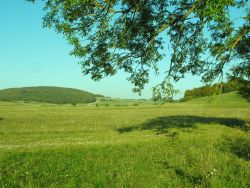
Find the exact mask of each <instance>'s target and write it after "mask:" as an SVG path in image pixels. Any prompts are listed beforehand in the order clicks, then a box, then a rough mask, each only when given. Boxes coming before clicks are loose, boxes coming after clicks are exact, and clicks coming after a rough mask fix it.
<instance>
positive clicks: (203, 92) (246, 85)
mask: <svg viewBox="0 0 250 188" xmlns="http://www.w3.org/2000/svg"><path fill="white" fill-rule="evenodd" d="M232 91H239V93H240V94H241V95H242V96H243V97H245V98H247V99H248V100H250V81H247V80H243V79H239V78H237V79H232V80H230V81H228V82H226V83H220V84H214V85H205V86H202V87H199V88H194V89H192V90H186V91H185V94H184V97H183V98H182V99H181V101H182V102H185V101H189V100H191V99H194V98H197V97H205V96H211V95H218V94H221V93H228V92H232Z"/></svg>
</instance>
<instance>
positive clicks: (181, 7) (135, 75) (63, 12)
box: [28, 0, 250, 95]
mask: <svg viewBox="0 0 250 188" xmlns="http://www.w3.org/2000/svg"><path fill="white" fill-rule="evenodd" d="M28 1H31V2H35V1H36V0H28ZM44 2H45V7H44V10H45V12H46V14H45V16H44V18H43V24H44V27H48V28H54V29H55V30H56V31H57V32H58V33H62V34H63V35H64V36H65V37H66V39H67V41H68V42H69V43H70V44H71V45H72V46H73V50H72V51H71V55H73V56H76V57H78V58H79V59H80V64H81V66H82V72H83V73H84V74H89V75H91V77H92V79H93V80H99V79H101V78H103V77H105V76H109V75H114V74H115V73H117V71H118V70H123V71H125V72H127V73H129V75H130V77H129V78H128V80H129V81H131V82H132V84H133V85H134V86H135V87H134V89H133V91H135V92H138V93H140V92H141V91H142V89H143V87H144V85H145V84H146V83H147V82H148V81H149V80H148V79H149V78H148V76H149V70H151V69H153V70H155V72H156V74H157V73H158V66H157V63H158V62H159V61H160V60H161V59H162V58H163V56H164V55H169V56H170V57H171V60H170V62H166V66H169V69H168V71H167V72H166V79H164V81H163V83H162V84H160V85H159V86H158V88H162V87H164V85H167V86H168V85H169V84H166V83H165V82H166V80H167V81H169V78H172V79H173V80H175V81H178V80H179V79H180V78H183V77H184V75H185V73H192V74H194V75H200V76H201V78H202V81H204V82H211V81H213V80H214V79H215V78H217V77H218V76H219V75H220V74H222V73H223V70H224V69H225V66H228V65H230V63H232V66H231V67H233V68H232V69H231V71H232V73H233V74H238V75H240V76H243V77H248V78H249V72H250V63H249V49H250V48H249V44H250V42H249V40H250V39H249V32H250V11H249V9H247V7H248V4H247V0H44ZM230 8H236V9H243V10H245V15H244V16H243V17H239V18H232V16H231V15H230ZM239 20H240V21H239ZM236 22H237V23H238V24H235V23H236ZM239 23H240V25H239ZM236 25H237V26H236ZM166 44H169V46H170V47H171V49H169V48H166ZM156 90H157V89H156ZM156 90H155V91H156ZM158 90H160V89H158ZM158 90H157V91H158ZM156 93H157V92H156ZM170 93H171V92H170ZM170 95H171V94H170Z"/></svg>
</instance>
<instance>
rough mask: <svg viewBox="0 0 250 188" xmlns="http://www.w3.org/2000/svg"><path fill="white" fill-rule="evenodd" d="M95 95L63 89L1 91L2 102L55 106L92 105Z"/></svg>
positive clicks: (28, 88) (33, 88)
mask: <svg viewBox="0 0 250 188" xmlns="http://www.w3.org/2000/svg"><path fill="white" fill-rule="evenodd" d="M96 96H97V95H95V94H92V93H89V92H86V91H81V90H77V89H71V88H61V87H43V86H41V87H24V88H11V89H4V90H0V101H26V102H27V101H36V102H46V103H55V104H66V103H70V104H76V103H90V102H95V101H96Z"/></svg>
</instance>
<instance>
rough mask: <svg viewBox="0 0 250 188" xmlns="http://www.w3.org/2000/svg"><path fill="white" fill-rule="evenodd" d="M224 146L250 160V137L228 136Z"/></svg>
mask: <svg viewBox="0 0 250 188" xmlns="http://www.w3.org/2000/svg"><path fill="white" fill-rule="evenodd" d="M223 146H224V149H226V150H227V151H229V152H231V153H233V154H234V155H236V156H237V157H239V158H243V159H245V160H247V161H250V139H245V138H236V139H232V138H226V139H225V142H224V145H223Z"/></svg>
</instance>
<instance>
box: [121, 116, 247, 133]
mask: <svg viewBox="0 0 250 188" xmlns="http://www.w3.org/2000/svg"><path fill="white" fill-rule="evenodd" d="M196 123H204V124H221V125H225V126H228V127H235V128H240V129H242V130H248V129H249V128H248V127H247V125H246V122H245V121H244V120H241V119H237V118H218V117H200V116H166V117H158V118H155V119H151V120H149V121H147V122H145V123H143V124H141V125H136V126H130V127H121V128H118V129H117V131H118V132H119V133H128V132H132V131H134V130H154V131H156V132H157V134H163V133H166V132H167V131H168V129H169V128H178V129H183V128H196V127H195V124H196Z"/></svg>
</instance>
